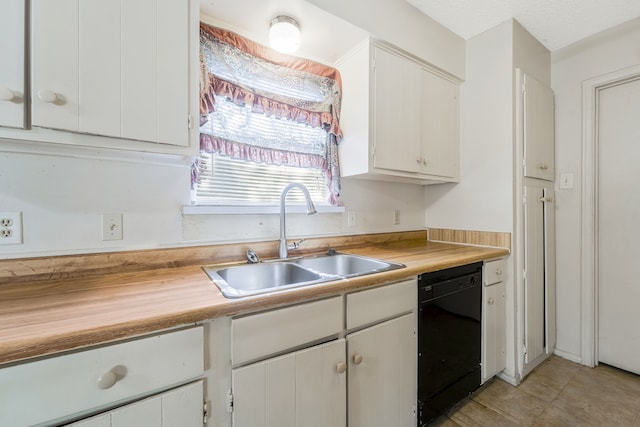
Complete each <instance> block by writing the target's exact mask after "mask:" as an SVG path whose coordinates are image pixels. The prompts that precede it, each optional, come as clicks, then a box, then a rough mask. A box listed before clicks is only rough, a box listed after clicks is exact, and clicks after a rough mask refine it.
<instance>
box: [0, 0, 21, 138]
mask: <svg viewBox="0 0 640 427" xmlns="http://www.w3.org/2000/svg"><path fill="white" fill-rule="evenodd" d="M25 4H26V2H25V0H2V2H0V55H2V66H0V126H9V127H16V128H24V127H25V125H26V121H25V115H26V108H25V105H26V104H25V99H26V97H25V38H26V34H25V21H26V17H25Z"/></svg>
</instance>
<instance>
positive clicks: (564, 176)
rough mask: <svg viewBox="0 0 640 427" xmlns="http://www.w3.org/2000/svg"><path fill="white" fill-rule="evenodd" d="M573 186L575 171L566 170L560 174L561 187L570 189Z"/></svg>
mask: <svg viewBox="0 0 640 427" xmlns="http://www.w3.org/2000/svg"><path fill="white" fill-rule="evenodd" d="M571 188H573V173H571V172H564V173H561V174H560V189H561V190H569V189H571Z"/></svg>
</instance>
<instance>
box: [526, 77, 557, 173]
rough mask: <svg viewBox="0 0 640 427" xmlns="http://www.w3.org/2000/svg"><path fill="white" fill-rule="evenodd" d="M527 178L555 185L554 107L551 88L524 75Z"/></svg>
mask: <svg viewBox="0 0 640 427" xmlns="http://www.w3.org/2000/svg"><path fill="white" fill-rule="evenodd" d="M522 90H523V94H524V109H523V110H524V111H523V114H524V118H523V124H524V156H525V157H524V158H525V162H524V176H526V177H530V178H538V179H544V180H547V181H553V180H554V176H555V155H554V147H555V143H554V120H553V116H554V104H553V92H552V90H551V88H549V87H547V86H544V85H543V84H542V83H540V82H539V81H537V80H536V79H534V78H533V77H531V76H529V75H527V74H524V73H523V87H522Z"/></svg>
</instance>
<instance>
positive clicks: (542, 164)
mask: <svg viewBox="0 0 640 427" xmlns="http://www.w3.org/2000/svg"><path fill="white" fill-rule="evenodd" d="M538 167H539V168H540V169H541V170H543V171H546V170H547V169H549V165H547V164H546V163H540V164H539V165H538Z"/></svg>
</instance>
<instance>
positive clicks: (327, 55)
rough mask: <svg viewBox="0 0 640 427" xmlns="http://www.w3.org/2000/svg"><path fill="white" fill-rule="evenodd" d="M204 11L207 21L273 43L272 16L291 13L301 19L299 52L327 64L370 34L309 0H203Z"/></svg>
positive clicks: (262, 41)
mask: <svg viewBox="0 0 640 427" xmlns="http://www.w3.org/2000/svg"><path fill="white" fill-rule="evenodd" d="M248 11H250V13H247V12H248ZM200 13H201V14H203V15H205V16H204V17H203V18H202V19H203V21H205V22H208V23H210V24H213V25H222V24H224V27H225V28H228V29H230V30H232V31H235V32H237V33H239V34H241V35H244V36H245V37H249V38H251V39H252V40H254V41H256V42H258V43H262V44H268V43H269V41H268V34H269V22H270V21H271V19H272V18H274V17H276V16H278V15H287V16H290V17H292V18H294V19H296V20H297V21H298V22H299V23H300V37H301V39H302V46H301V48H300V50H299V51H298V52H296V55H299V56H302V57H305V58H309V59H314V60H316V61H320V62H324V63H327V64H333V63H334V62H335V61H336V60H337V59H338V58H340V57H341V56H343V55H344V54H345V53H347V52H348V51H350V50H351V49H353V47H354V46H355V45H356V44H358V43H359V42H360V41H362V40H363V39H364V38H366V37H367V35H368V33H367V32H365V31H363V30H362V29H360V28H358V27H356V26H355V25H352V24H350V23H348V22H346V21H344V20H343V19H340V18H338V17H336V16H335V15H332V14H330V13H328V12H326V11H324V10H322V9H320V8H318V7H316V6H314V5H312V4H311V3H308V2H307V1H305V0H200ZM207 17H209V18H214V19H207Z"/></svg>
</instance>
